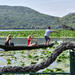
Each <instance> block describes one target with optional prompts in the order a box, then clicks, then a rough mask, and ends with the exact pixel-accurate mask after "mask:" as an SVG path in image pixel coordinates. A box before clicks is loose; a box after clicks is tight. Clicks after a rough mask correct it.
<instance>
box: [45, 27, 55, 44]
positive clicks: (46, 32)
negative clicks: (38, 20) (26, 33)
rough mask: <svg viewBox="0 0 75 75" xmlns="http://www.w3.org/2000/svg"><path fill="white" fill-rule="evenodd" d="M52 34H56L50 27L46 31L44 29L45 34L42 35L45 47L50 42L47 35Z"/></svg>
mask: <svg viewBox="0 0 75 75" xmlns="http://www.w3.org/2000/svg"><path fill="white" fill-rule="evenodd" d="M52 32H56V31H53V30H51V28H50V27H48V29H46V31H45V34H44V37H45V45H49V42H50V37H49V35H50V33H52Z"/></svg>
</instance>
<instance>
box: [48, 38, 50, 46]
mask: <svg viewBox="0 0 75 75" xmlns="http://www.w3.org/2000/svg"><path fill="white" fill-rule="evenodd" d="M49 43H50V38H49V37H48V45H49Z"/></svg>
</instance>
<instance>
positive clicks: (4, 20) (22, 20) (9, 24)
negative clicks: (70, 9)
mask: <svg viewBox="0 0 75 75" xmlns="http://www.w3.org/2000/svg"><path fill="white" fill-rule="evenodd" d="M62 24H66V25H69V26H72V27H74V26H75V14H74V13H72V14H69V15H66V16H64V17H62V18H60V17H55V16H50V15H45V14H42V13H39V12H37V11H35V10H33V9H31V8H28V7H23V6H0V29H1V28H32V29H34V28H38V29H39V28H47V27H48V26H51V28H52V29H59V28H62Z"/></svg>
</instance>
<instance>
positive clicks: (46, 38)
mask: <svg viewBox="0 0 75 75" xmlns="http://www.w3.org/2000/svg"><path fill="white" fill-rule="evenodd" d="M45 45H47V36H45Z"/></svg>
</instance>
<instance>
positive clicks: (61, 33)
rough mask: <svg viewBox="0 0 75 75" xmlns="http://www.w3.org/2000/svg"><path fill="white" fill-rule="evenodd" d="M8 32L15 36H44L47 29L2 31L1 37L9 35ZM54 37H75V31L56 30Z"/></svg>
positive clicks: (51, 35)
mask: <svg viewBox="0 0 75 75" xmlns="http://www.w3.org/2000/svg"><path fill="white" fill-rule="evenodd" d="M8 34H11V35H12V37H13V38H17V37H24V38H25V37H28V35H32V36H34V37H38V38H42V37H44V34H45V30H24V31H1V32H0V37H7V36H8ZM50 37H52V38H71V37H74V38H75V31H71V30H56V32H53V33H51V34H50Z"/></svg>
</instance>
